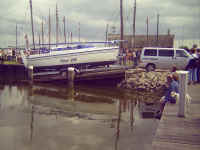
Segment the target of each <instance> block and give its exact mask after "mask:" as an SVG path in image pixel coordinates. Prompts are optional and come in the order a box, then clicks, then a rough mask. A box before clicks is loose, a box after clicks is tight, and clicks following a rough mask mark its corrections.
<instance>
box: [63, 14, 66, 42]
mask: <svg viewBox="0 0 200 150" xmlns="http://www.w3.org/2000/svg"><path fill="white" fill-rule="evenodd" d="M63 23H64V41H65V44H66V43H67V41H66V30H65V16H64V17H63Z"/></svg>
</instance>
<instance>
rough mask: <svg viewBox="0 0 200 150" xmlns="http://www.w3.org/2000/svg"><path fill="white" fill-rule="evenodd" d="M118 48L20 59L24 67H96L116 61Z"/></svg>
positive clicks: (83, 50) (54, 53) (73, 51)
mask: <svg viewBox="0 0 200 150" xmlns="http://www.w3.org/2000/svg"><path fill="white" fill-rule="evenodd" d="M118 53H119V48H118V47H104V48H90V49H80V50H68V51H67V50H65V51H51V52H50V53H46V54H37V55H30V56H28V57H22V59H23V62H24V65H25V66H26V67H28V66H33V67H34V68H35V67H36V68H55V67H61V66H76V67H80V66H84V65H91V66H93V65H94V66H98V65H109V64H112V63H114V62H116V61H117V56H118Z"/></svg>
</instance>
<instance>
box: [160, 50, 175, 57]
mask: <svg viewBox="0 0 200 150" xmlns="http://www.w3.org/2000/svg"><path fill="white" fill-rule="evenodd" d="M158 55H159V56H162V57H173V56H174V50H166V49H160V50H159V51H158Z"/></svg>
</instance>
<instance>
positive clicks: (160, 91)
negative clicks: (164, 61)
mask: <svg viewBox="0 0 200 150" xmlns="http://www.w3.org/2000/svg"><path fill="white" fill-rule="evenodd" d="M169 74H170V72H169V71H166V70H156V71H151V72H146V71H145V70H144V69H140V68H138V69H129V70H127V71H126V75H125V80H124V81H122V82H121V83H120V84H118V87H120V88H125V89H130V90H133V91H134V92H138V94H139V95H140V96H141V97H142V99H143V100H144V101H148V102H152V101H155V100H159V99H160V98H161V97H162V96H163V95H164V90H165V84H166V77H167V76H168V75H169Z"/></svg>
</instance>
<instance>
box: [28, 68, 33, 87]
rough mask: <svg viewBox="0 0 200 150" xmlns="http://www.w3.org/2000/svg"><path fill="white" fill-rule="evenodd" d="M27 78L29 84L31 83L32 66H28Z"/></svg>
mask: <svg viewBox="0 0 200 150" xmlns="http://www.w3.org/2000/svg"><path fill="white" fill-rule="evenodd" d="M28 80H29V83H30V84H33V66H29V67H28Z"/></svg>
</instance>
